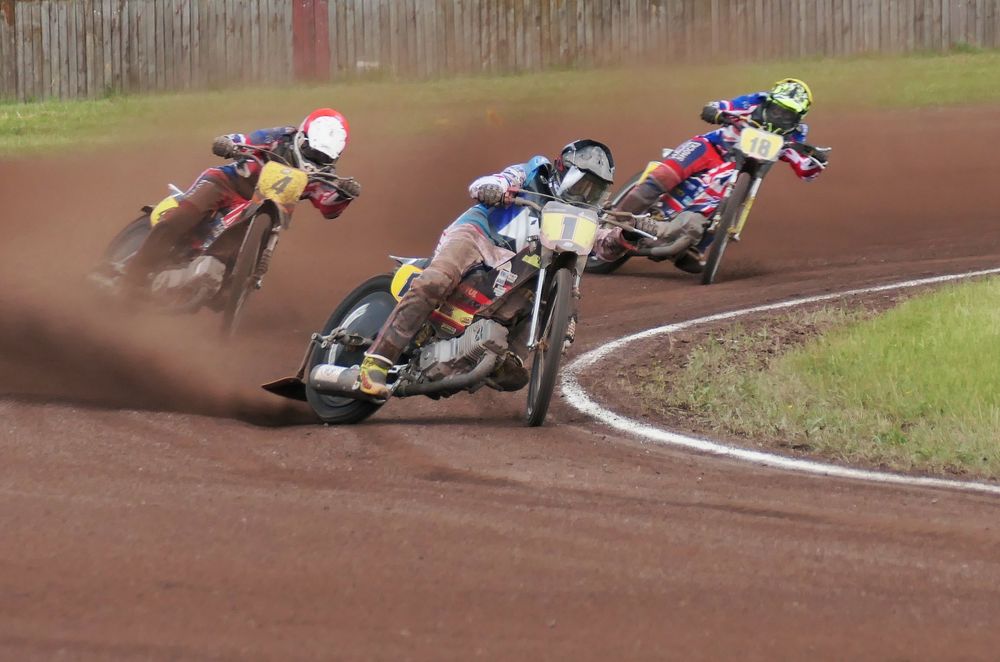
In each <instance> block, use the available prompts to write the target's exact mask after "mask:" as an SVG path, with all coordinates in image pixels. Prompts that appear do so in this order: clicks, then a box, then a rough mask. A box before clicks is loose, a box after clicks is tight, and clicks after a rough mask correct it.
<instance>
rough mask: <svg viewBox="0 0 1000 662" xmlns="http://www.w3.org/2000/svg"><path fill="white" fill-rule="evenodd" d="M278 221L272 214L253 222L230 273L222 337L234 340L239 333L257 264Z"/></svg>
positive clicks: (261, 213)
mask: <svg viewBox="0 0 1000 662" xmlns="http://www.w3.org/2000/svg"><path fill="white" fill-rule="evenodd" d="M274 223H275V220H274V218H273V217H272V216H271V212H267V211H263V212H260V213H259V214H256V215H255V216H254V217H253V218H252V219H250V224H249V225H248V227H247V232H246V234H245V235H243V243H242V244H241V245H240V250H239V252H238V253H237V254H236V262H235V263H234V264H233V269H232V271H231V272H230V273H229V292H228V293H227V294H226V299H225V302H226V303H225V306H224V307H223V309H222V334H223V335H224V336H225V337H227V338H231V337H232V336H233V334H235V333H236V328H237V327H238V326H239V324H240V318H241V317H242V313H243V306H244V304H246V300H247V297H248V296H250V291H251V290H252V289H253V285H254V284H253V275H254V271H256V269H257V261H258V260H260V255H261V253H263V252H264V244H265V243H266V242H267V238H268V236H269V235H270V234H271V228H272V227H274Z"/></svg>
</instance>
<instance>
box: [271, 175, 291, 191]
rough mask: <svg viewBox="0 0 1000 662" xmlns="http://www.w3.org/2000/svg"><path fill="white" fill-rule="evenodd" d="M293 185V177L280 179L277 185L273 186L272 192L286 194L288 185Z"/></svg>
mask: <svg viewBox="0 0 1000 662" xmlns="http://www.w3.org/2000/svg"><path fill="white" fill-rule="evenodd" d="M291 183H292V177H291V175H286V176H285V177H283V178H281V179H279V180H278V181H276V182H275V183H273V184H271V190H272V191H274V192H275V193H279V194H280V193H284V192H285V189H286V188H288V185H289V184H291Z"/></svg>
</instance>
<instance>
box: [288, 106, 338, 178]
mask: <svg viewBox="0 0 1000 662" xmlns="http://www.w3.org/2000/svg"><path fill="white" fill-rule="evenodd" d="M350 133H351V128H350V126H349V125H348V124H347V118H346V117H344V116H343V115H341V114H340V113H338V112H337V111H336V110H334V109H332V108H320V109H319V110H314V111H313V112H311V113H309V116H308V117H306V118H305V119H304V120H302V124H300V125H299V131H298V133H296V134H295V142H294V143H293V149H294V150H295V158H296V159H297V160H298V167H300V168H302V169H303V170H305V171H306V172H316V171H318V170H323V169H325V168H327V167H329V166H331V165H333V164H334V163H336V162H337V159H339V158H340V153H341V152H343V151H344V148H345V147H347V142H348V140H349V137H350Z"/></svg>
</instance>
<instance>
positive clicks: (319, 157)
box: [302, 140, 336, 166]
mask: <svg viewBox="0 0 1000 662" xmlns="http://www.w3.org/2000/svg"><path fill="white" fill-rule="evenodd" d="M302 156H303V158H305V159H306V160H307V161H309V162H310V163H314V164H315V165H318V166H328V165H330V164H331V163H334V162H335V161H336V159H334V158H333V157H331V156H330V155H329V154H327V153H326V152H321V151H319V150H318V149H313V148H312V147H310V146H309V141H308V140H307V141H306V142H305V143H304V144H303V145H302Z"/></svg>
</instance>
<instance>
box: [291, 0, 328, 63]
mask: <svg viewBox="0 0 1000 662" xmlns="http://www.w3.org/2000/svg"><path fill="white" fill-rule="evenodd" d="M292 53H293V57H294V66H295V78H296V79H297V80H328V79H329V78H330V6H329V2H328V0H294V1H293V2H292Z"/></svg>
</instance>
